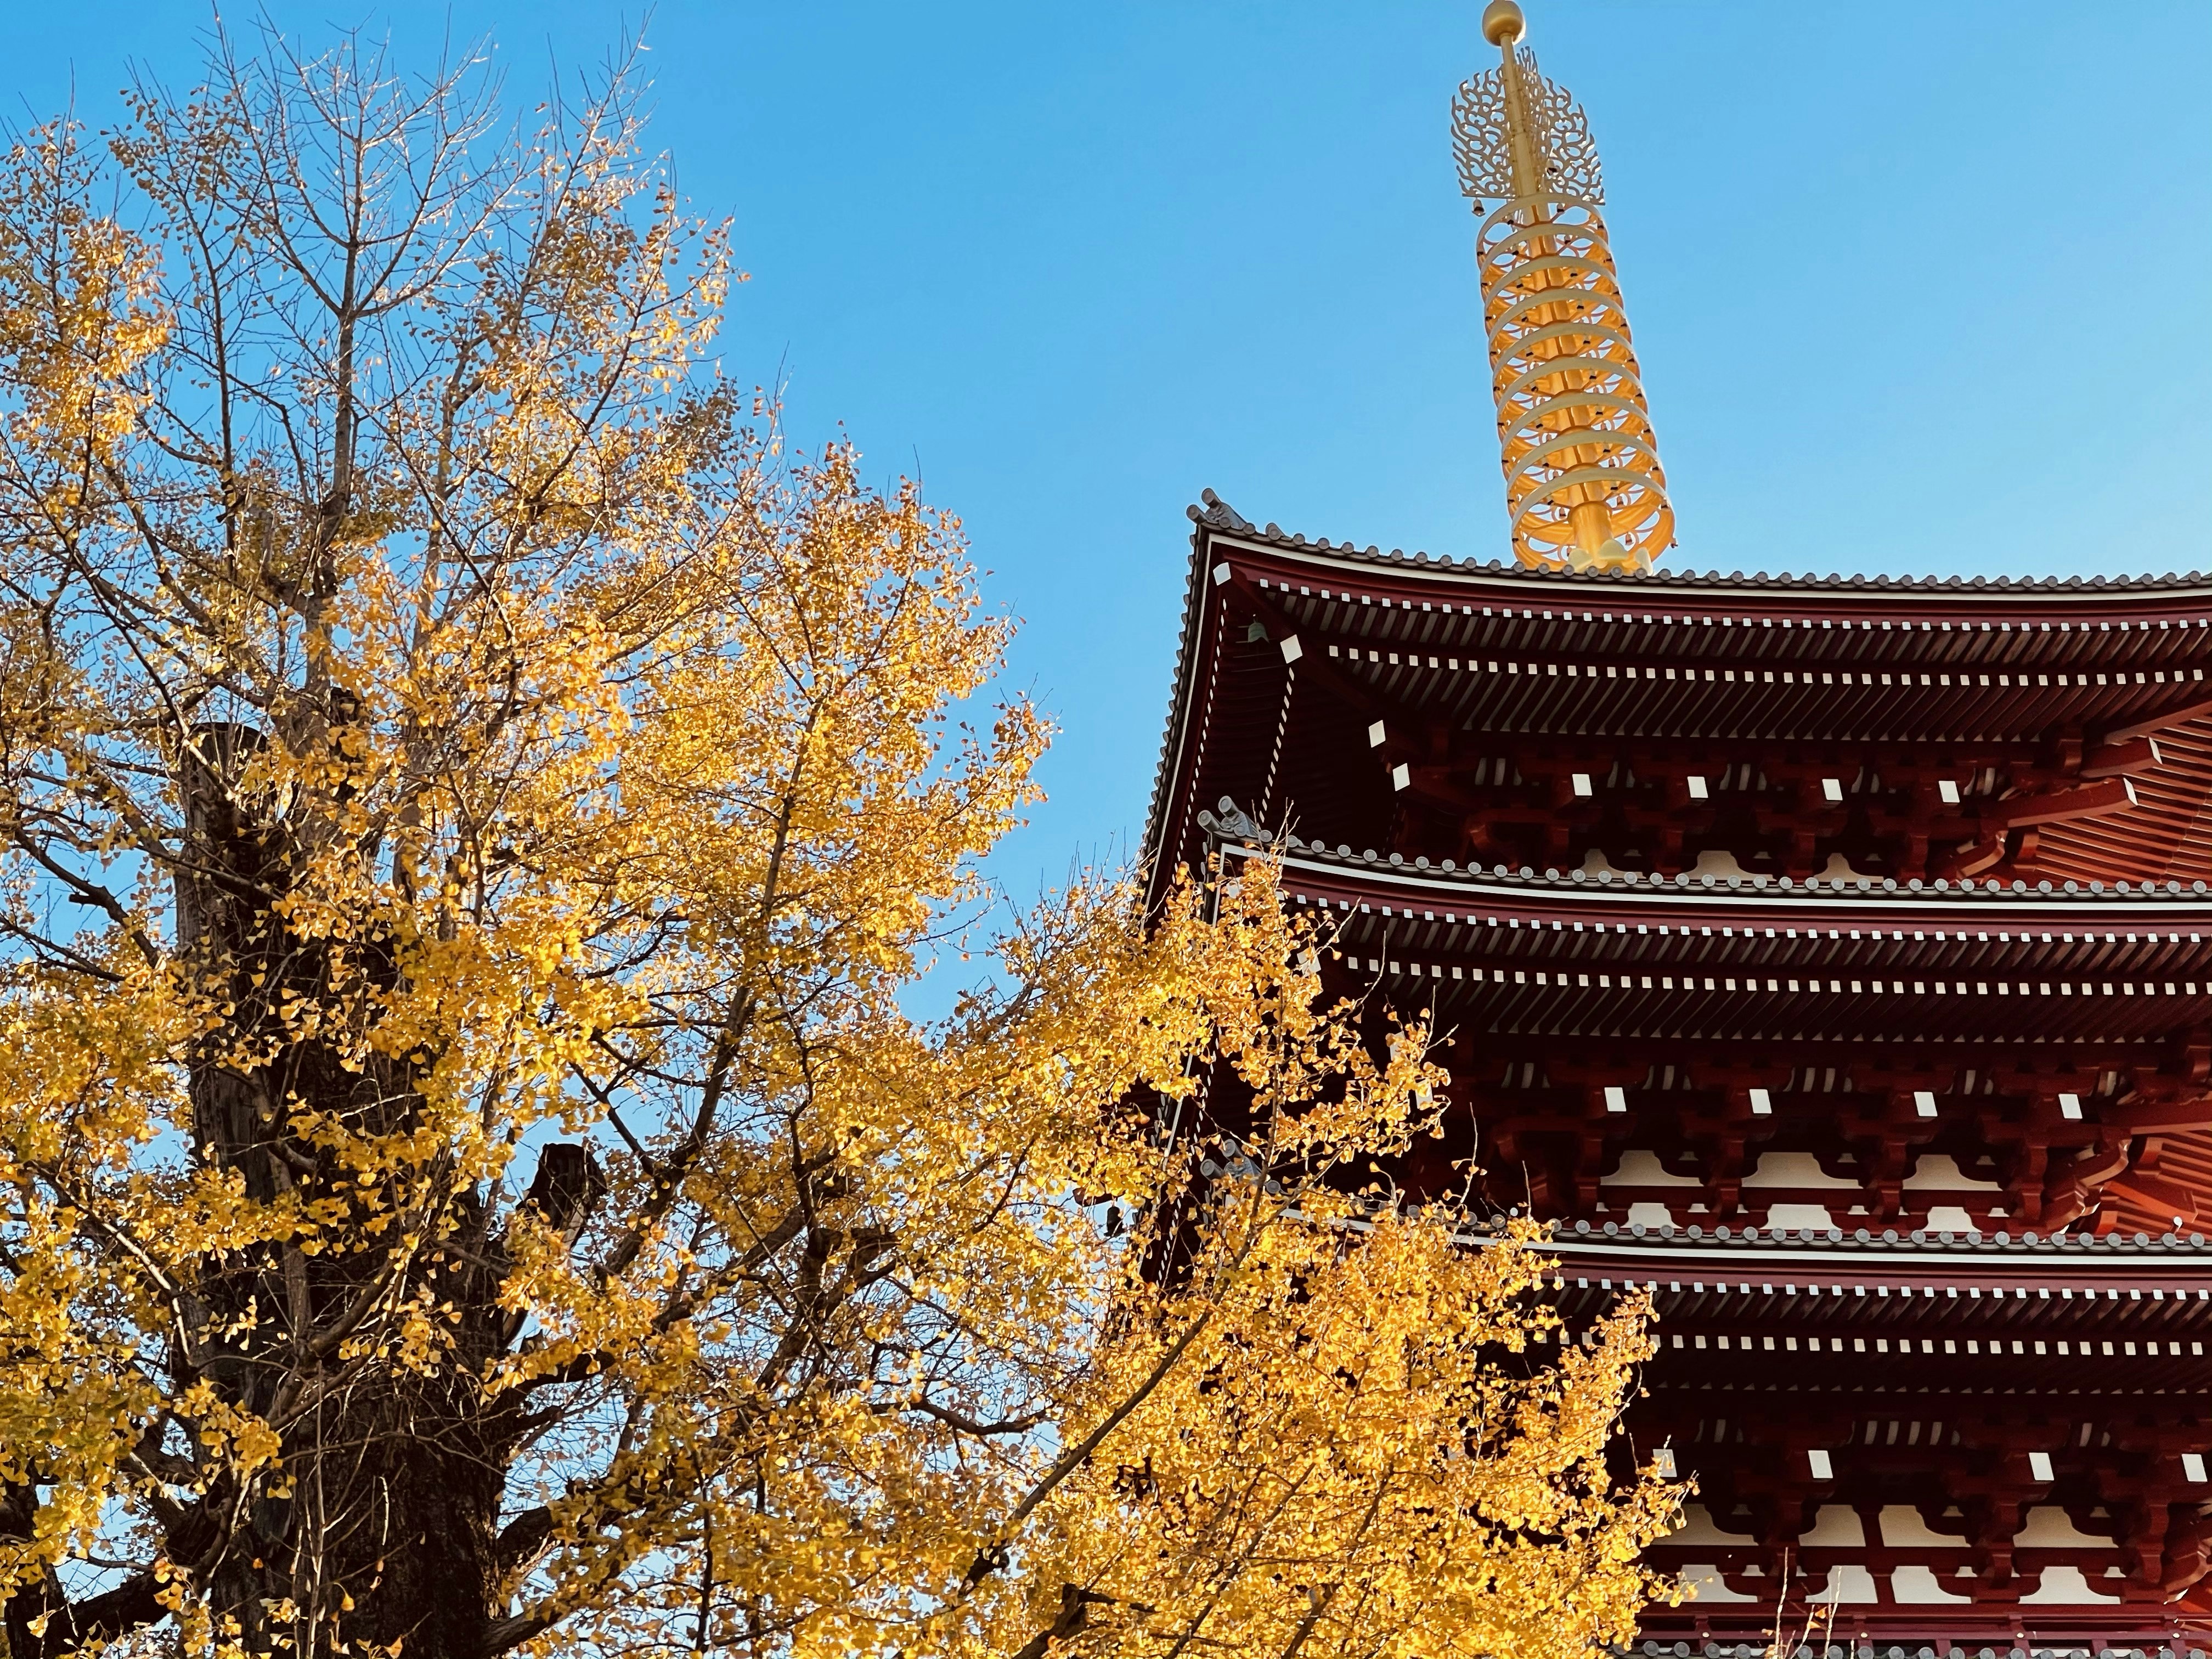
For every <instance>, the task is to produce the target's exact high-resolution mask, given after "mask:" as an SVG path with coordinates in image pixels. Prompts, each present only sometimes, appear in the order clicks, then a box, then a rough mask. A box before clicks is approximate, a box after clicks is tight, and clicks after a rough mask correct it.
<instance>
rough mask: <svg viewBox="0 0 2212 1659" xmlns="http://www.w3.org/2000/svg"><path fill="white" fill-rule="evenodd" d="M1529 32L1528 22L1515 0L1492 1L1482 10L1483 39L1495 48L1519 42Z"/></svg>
mask: <svg viewBox="0 0 2212 1659" xmlns="http://www.w3.org/2000/svg"><path fill="white" fill-rule="evenodd" d="M1526 33H1528V19H1527V18H1525V17H1523V16H1522V15H1521V8H1520V7H1519V6H1517V5H1516V4H1515V3H1514V0H1490V3H1489V4H1488V5H1486V6H1485V7H1484V8H1483V9H1482V38H1483V39H1484V40H1487V41H1489V42H1490V44H1491V45H1492V46H1507V45H1510V43H1511V42H1513V41H1516V40H1519V39H1520V38H1521V37H1522V35H1524V34H1526Z"/></svg>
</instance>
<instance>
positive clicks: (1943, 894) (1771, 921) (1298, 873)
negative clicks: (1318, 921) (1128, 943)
mask: <svg viewBox="0 0 2212 1659" xmlns="http://www.w3.org/2000/svg"><path fill="white" fill-rule="evenodd" d="M1223 851H1224V852H1225V854H1228V855H1229V856H1231V857H1232V858H1237V859H1249V858H1255V857H1259V856H1261V855H1262V849H1261V848H1259V847H1257V846H1255V845H1253V844H1251V843H1249V842H1239V841H1233V840H1232V841H1229V842H1225V843H1224V845H1223ZM1282 860H1283V868H1284V870H1285V875H1286V877H1287V878H1289V879H1291V880H1292V881H1293V882H1294V883H1297V884H1304V885H1305V886H1307V887H1308V889H1309V890H1312V891H1316V892H1319V891H1322V890H1328V891H1331V892H1335V891H1339V890H1341V891H1343V892H1344V893H1345V894H1346V895H1347V896H1350V895H1353V894H1359V895H1365V894H1378V895H1390V896H1394V898H1393V902H1398V903H1405V902H1430V903H1435V904H1444V905H1449V907H1450V908H1453V909H1455V910H1468V909H1480V908H1486V907H1487V908H1497V909H1498V910H1499V911H1500V913H1501V914H1503V913H1505V912H1509V911H1510V913H1512V914H1513V915H1518V916H1521V917H1522V918H1524V919H1534V920H1538V921H1553V920H1559V921H1590V920H1592V919H1595V918H1603V919H1605V920H1607V921H1616V922H1618V921H1630V922H1657V921H1665V922H1669V923H1689V924H1696V923H1699V922H1717V921H1727V922H1728V923H1729V925H1732V926H1753V925H1758V926H1767V925H1771V926H1775V927H1783V926H1796V927H1837V926H1841V925H1863V926H1867V927H1881V926H1893V925H1895V926H1902V925H1905V924H1911V925H1914V926H1918V927H1928V926H1933V925H1936V924H1937V923H1939V922H1942V923H1944V924H1946V925H1953V926H1955V925H1960V924H1962V923H1964V924H1972V923H1975V922H1982V923H1986V924H1987V925H1989V926H1991V927H2089V926H2093V925H2095V926H2130V927H2147V926H2156V927H2173V928H2179V927H2191V928H2199V929H2202V928H2203V927H2208V926H2212V893H2208V892H2206V891H2205V890H2203V886H2204V884H2203V883H2197V884H2193V885H2192V886H2191V888H2189V889H2186V890H2182V891H2179V892H2169V891H2167V890H2165V889H2164V888H2163V887H2161V888H2159V889H2157V890H2147V889H2134V890H2130V891H2129V892H2126V893H2118V892H2104V893H2092V892H2075V893H2067V892H2057V891H2054V892H2050V893H2043V892H2027V893H2015V892H2011V891H2008V890H2007V891H1991V890H1990V889H1989V888H1987V887H1977V888H1975V889H1973V890H1971V891H1968V890H1963V889H1960V888H1957V887H1952V888H1948V889H1945V890H1936V889H1933V888H1923V889H1921V890H1917V891H1914V890H1908V889H1905V888H1895V887H1884V886H1882V885H1880V884H1875V885H1872V886H1869V887H1864V888H1862V887H1860V886H1858V885H1857V884H1849V885H1846V886H1843V887H1837V886H1833V885H1830V884H1822V885H1821V886H1820V887H1817V888H1814V887H1804V886H1796V887H1790V888H1784V887H1781V886H1780V885H1778V884H1772V883H1769V884H1765V885H1763V886H1754V885H1753V884H1751V883H1750V882H1749V881H1747V880H1745V881H1742V882H1741V884H1740V885H1730V886H1723V885H1713V886H1707V885H1705V879H1704V878H1698V877H1686V878H1681V879H1679V880H1671V881H1670V880H1664V879H1661V880H1644V881H1638V882H1598V881H1594V880H1589V879H1577V878H1574V877H1569V876H1499V875H1495V874H1486V873H1484V872H1480V871H1471V870H1462V871H1447V870H1441V869H1430V870H1422V869H1417V868H1416V867H1414V866H1411V865H1407V864H1393V863H1390V862H1388V861H1387V860H1382V859H1377V858H1374V857H1372V856H1363V855H1360V854H1351V855H1344V854H1335V853H1330V852H1326V851H1323V850H1322V849H1320V848H1303V849H1297V848H1294V849H1292V850H1291V851H1288V852H1286V853H1285V854H1282Z"/></svg>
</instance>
